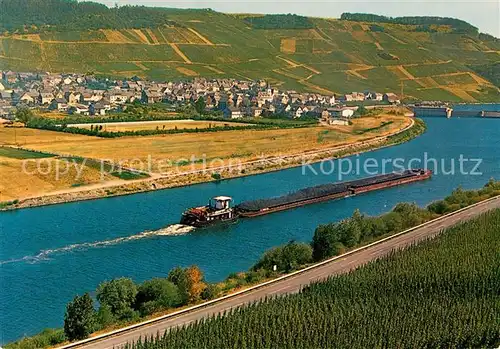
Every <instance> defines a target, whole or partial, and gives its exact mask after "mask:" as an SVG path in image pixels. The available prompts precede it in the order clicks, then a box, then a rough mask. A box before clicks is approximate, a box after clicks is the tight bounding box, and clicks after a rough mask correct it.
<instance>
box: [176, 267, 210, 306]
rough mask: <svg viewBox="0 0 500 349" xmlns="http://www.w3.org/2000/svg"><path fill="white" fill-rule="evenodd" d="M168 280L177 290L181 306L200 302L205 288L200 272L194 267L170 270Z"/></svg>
mask: <svg viewBox="0 0 500 349" xmlns="http://www.w3.org/2000/svg"><path fill="white" fill-rule="evenodd" d="M168 280H169V281H170V282H173V283H174V284H175V285H176V286H177V287H178V288H179V294H180V296H181V301H182V304H186V303H189V302H196V301H198V300H200V299H201V294H202V292H203V290H204V289H205V288H206V287H207V286H206V284H205V282H204V280H203V273H202V271H201V270H200V269H199V268H198V267H197V266H195V265H193V266H191V267H189V268H186V269H183V268H181V267H177V268H174V269H172V270H171V271H170V273H169V274H168Z"/></svg>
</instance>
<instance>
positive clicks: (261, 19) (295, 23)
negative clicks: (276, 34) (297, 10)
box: [245, 14, 314, 29]
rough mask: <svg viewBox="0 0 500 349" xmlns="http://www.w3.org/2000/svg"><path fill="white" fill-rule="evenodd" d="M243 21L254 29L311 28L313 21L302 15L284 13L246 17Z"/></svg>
mask: <svg viewBox="0 0 500 349" xmlns="http://www.w3.org/2000/svg"><path fill="white" fill-rule="evenodd" d="M245 21H246V22H248V23H250V24H251V25H252V27H254V28H255V29H312V28H314V23H313V22H312V21H311V20H310V19H309V18H308V17H304V16H299V15H294V14H286V15H265V16H253V17H246V18H245Z"/></svg>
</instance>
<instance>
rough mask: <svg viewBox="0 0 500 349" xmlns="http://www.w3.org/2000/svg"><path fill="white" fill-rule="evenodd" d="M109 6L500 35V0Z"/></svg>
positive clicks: (160, 0) (134, 1)
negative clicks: (356, 17)
mask: <svg viewBox="0 0 500 349" xmlns="http://www.w3.org/2000/svg"><path fill="white" fill-rule="evenodd" d="M94 1H98V2H101V3H104V4H106V5H108V6H114V4H115V3H116V4H118V5H145V6H161V7H177V8H211V9H213V10H216V11H220V12H226V13H295V14H300V15H306V16H314V17H331V18H338V17H340V15H341V14H342V13H343V12H364V13H375V14H380V15H386V16H441V17H455V18H459V19H462V20H465V21H467V22H469V23H471V24H472V25H474V26H476V27H478V28H479V30H480V31H481V32H483V33H488V34H491V35H494V36H496V37H497V38H500V0H480V1H475V0H470V1H456V0H455V1H452V0H439V1H433V0H387V1H366V0H365V1H358V0H351V1H335V0H333V1H332V0H330V1H326V0H325V1H317V0H316V1H307V0H268V1H262V0H232V1H220V0H212V1H207V0H202V1H196V0H186V1H170V0H146V1H139V0H94Z"/></svg>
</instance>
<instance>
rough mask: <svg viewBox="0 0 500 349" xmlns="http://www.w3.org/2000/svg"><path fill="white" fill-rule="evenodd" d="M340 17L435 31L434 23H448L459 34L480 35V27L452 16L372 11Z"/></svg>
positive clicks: (348, 19) (344, 14) (346, 14)
mask: <svg viewBox="0 0 500 349" xmlns="http://www.w3.org/2000/svg"><path fill="white" fill-rule="evenodd" d="M340 19H342V20H346V21H355V22H375V23H377V22H378V23H393V24H404V25H416V26H417V28H416V30H417V31H433V29H432V27H431V26H433V25H446V26H450V27H451V28H452V31H453V32H454V33H457V34H474V35H478V34H479V32H478V28H476V27H474V26H473V25H471V24H469V23H467V22H465V21H462V20H460V19H457V18H450V17H430V16H423V17H386V16H380V15H375V14H370V13H348V12H346V13H343V14H342V15H341V16H340Z"/></svg>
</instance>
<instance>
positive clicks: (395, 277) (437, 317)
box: [125, 209, 500, 349]
mask: <svg viewBox="0 0 500 349" xmlns="http://www.w3.org/2000/svg"><path fill="white" fill-rule="evenodd" d="M499 226H500V210H499V209H497V210H494V211H491V212H489V213H485V214H483V215H482V216H479V217H478V218H475V219H473V220H471V221H468V222H465V223H462V224H460V225H458V226H456V227H453V228H449V229H447V230H445V231H444V232H442V233H441V234H440V235H439V236H438V237H436V238H434V239H432V240H427V241H424V242H421V243H419V244H417V245H414V246H411V247H408V248H406V249H404V250H400V251H396V252H394V253H392V254H391V255H389V256H388V257H384V258H381V259H379V260H376V261H374V262H371V263H369V264H368V265H365V266H362V267H360V268H358V269H357V270H354V271H352V272H351V273H349V274H342V275H337V276H332V277H330V278H329V279H328V280H325V281H321V282H318V283H315V284H312V285H310V286H308V287H305V288H304V289H303V290H302V291H301V292H300V293H298V294H293V295H288V296H284V297H276V298H272V297H270V298H268V299H266V300H263V301H261V302H259V303H257V304H253V305H251V306H247V307H244V308H239V309H232V310H230V311H228V312H227V313H226V314H224V315H223V316H214V317H211V318H209V319H205V320H204V321H200V322H198V323H196V324H190V325H189V326H186V327H183V328H180V329H179V328H177V329H175V330H173V331H166V332H165V334H164V335H163V337H161V336H160V337H156V338H151V340H148V341H142V342H138V343H135V344H131V345H128V346H126V347H125V348H126V349H146V348H147V349H157V348H165V347H168V348H173V349H174V348H275V347H283V348H329V347H332V346H334V347H336V348H353V347H354V348H376V347H387V348H426V347H437V348H445V347H446V348H448V347H459V348H482V347H484V348H486V347H496V346H497V345H498V339H499V338H500V326H499V325H500V322H499V318H498V314H499V312H500V302H499V295H498V288H499V287H500V278H499V277H498V271H499V270H500V259H499V258H498V254H499V253H500V240H499V239H498V227H499ZM348 229H349V228H346V230H348ZM443 319H447V320H446V321H443ZM311 329H313V330H311ZM402 333H404V334H405V335H402ZM250 334H251V335H250Z"/></svg>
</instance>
